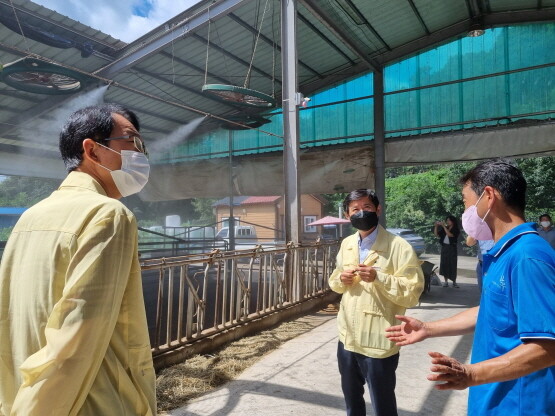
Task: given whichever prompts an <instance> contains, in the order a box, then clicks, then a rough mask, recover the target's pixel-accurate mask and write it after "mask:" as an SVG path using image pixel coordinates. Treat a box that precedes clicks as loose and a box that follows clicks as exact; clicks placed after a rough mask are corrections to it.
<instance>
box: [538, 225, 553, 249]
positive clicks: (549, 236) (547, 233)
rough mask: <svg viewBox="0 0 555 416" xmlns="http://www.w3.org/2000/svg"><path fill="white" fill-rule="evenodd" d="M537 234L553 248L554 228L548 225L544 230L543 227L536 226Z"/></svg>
mask: <svg viewBox="0 0 555 416" xmlns="http://www.w3.org/2000/svg"><path fill="white" fill-rule="evenodd" d="M538 234H539V235H540V237H541V238H543V239H544V240H545V241H547V242H548V243H549V245H550V246H551V248H554V249H555V228H553V227H549V228H548V229H547V230H545V229H544V228H543V227H540V226H538Z"/></svg>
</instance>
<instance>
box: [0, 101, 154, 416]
mask: <svg viewBox="0 0 555 416" xmlns="http://www.w3.org/2000/svg"><path fill="white" fill-rule="evenodd" d="M60 150H61V153H62V158H63V160H64V163H65V165H66V168H67V170H68V171H69V175H68V176H67V178H66V179H65V180H64V181H63V182H62V184H61V186H60V188H59V189H58V190H57V191H55V192H54V193H53V194H52V195H51V196H50V197H48V198H46V199H44V200H43V201H41V202H39V203H38V204H36V205H35V206H33V207H31V208H30V209H28V210H27V211H26V212H25V213H24V214H23V216H22V217H21V219H20V220H19V221H18V223H17V224H16V225H15V227H14V229H13V232H12V234H11V235H10V238H9V240H8V243H7V245H6V248H5V251H4V255H3V257H2V264H1V265H0V380H1V381H0V415H3V416H7V415H21V416H46V415H52V416H66V415H82V416H88V415H90V416H112V415H117V416H138V415H142V416H152V415H155V414H156V395H155V374H154V368H153V365H152V355H151V350H150V342H149V336H148V329H147V323H146V314H145V307H144V300H143V293H142V283H141V270H140V266H139V260H138V252H137V223H136V220H135V217H134V216H133V214H132V213H131V212H130V211H129V210H128V209H127V208H126V207H125V206H124V205H123V204H122V203H121V202H119V201H118V199H119V198H121V197H122V196H127V195H131V194H132V193H136V192H139V191H140V189H141V188H142V187H143V186H144V185H145V183H146V181H147V180H148V174H149V164H148V159H147V158H146V151H145V146H144V143H143V141H142V139H141V137H140V135H139V122H138V120H137V117H136V116H135V114H134V113H132V112H131V111H129V110H126V109H125V108H123V107H121V106H117V105H113V104H105V105H101V106H94V107H87V108H85V109H82V110H79V111H77V112H75V113H74V114H73V115H72V116H71V117H70V119H69V121H68V122H67V123H66V125H65V126H64V128H63V130H62V132H61V134H60Z"/></svg>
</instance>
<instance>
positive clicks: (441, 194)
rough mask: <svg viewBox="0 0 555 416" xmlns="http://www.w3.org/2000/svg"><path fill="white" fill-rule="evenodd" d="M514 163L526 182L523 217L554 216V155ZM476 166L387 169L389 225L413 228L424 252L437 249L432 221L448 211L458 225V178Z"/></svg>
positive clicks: (461, 241)
mask: <svg viewBox="0 0 555 416" xmlns="http://www.w3.org/2000/svg"><path fill="white" fill-rule="evenodd" d="M514 163H515V164H516V165H517V166H518V167H519V168H520V169H521V170H522V173H523V174H524V177H525V178H526V180H527V182H528V191H527V198H526V199H527V209H526V212H525V217H526V220H527V221H537V220H538V217H539V216H540V215H541V214H543V213H546V212H547V213H548V214H550V215H552V216H555V199H554V198H553V195H555V180H554V178H555V157H541V158H530V159H516V160H515V161H514ZM475 165H476V164H475V163H456V164H448V165H430V166H418V167H406V168H393V169H387V171H386V177H387V179H386V182H385V189H386V213H387V225H388V227H399V228H410V229H413V230H415V231H416V232H417V233H418V234H420V235H421V236H422V237H423V238H424V240H425V241H426V246H427V251H430V252H432V251H437V249H438V248H439V247H438V244H437V241H436V237H435V236H434V235H433V232H432V227H433V224H434V221H438V220H443V219H445V217H446V215H448V214H451V215H454V216H455V217H456V218H458V219H459V225H461V224H460V218H461V217H462V213H463V211H464V206H463V203H462V198H461V184H460V183H459V179H460V178H461V177H462V176H463V175H464V174H465V173H466V172H467V171H468V170H470V169H472V168H473V167H474V166H475ZM461 229H462V228H461ZM463 237H465V235H464V234H463ZM460 244H461V245H462V247H463V248H464V251H465V252H467V253H468V252H471V251H472V250H469V249H468V248H466V247H465V246H464V238H461V240H460Z"/></svg>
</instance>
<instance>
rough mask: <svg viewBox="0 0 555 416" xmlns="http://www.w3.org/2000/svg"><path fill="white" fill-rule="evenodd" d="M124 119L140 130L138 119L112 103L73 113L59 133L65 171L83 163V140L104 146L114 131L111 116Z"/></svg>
mask: <svg viewBox="0 0 555 416" xmlns="http://www.w3.org/2000/svg"><path fill="white" fill-rule="evenodd" d="M114 113H116V114H119V115H121V116H123V117H125V118H126V119H127V120H129V121H130V122H131V124H133V126H134V127H135V128H136V129H137V131H139V130H140V125H139V119H138V118H137V116H136V115H135V113H134V112H132V111H131V110H128V109H127V108H125V107H123V106H121V105H119V104H113V103H107V104H100V105H93V106H89V107H85V108H82V109H80V110H77V111H76V112H74V113H73V114H72V115H71V116H69V119H68V120H67V122H66V123H65V125H64V127H63V128H62V131H61V132H60V143H59V146H60V153H61V155H62V159H63V161H64V164H65V166H66V170H67V171H68V172H71V171H73V170H75V169H76V168H77V167H78V166H79V165H80V164H81V162H82V161H83V140H85V139H87V138H89V139H93V140H94V141H95V142H98V143H101V144H105V143H106V140H105V139H106V138H108V137H110V134H111V133H112V130H113V129H114V119H113V117H112V114H114Z"/></svg>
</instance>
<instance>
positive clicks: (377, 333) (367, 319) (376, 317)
mask: <svg viewBox="0 0 555 416" xmlns="http://www.w3.org/2000/svg"><path fill="white" fill-rule="evenodd" d="M360 313H361V316H360V331H359V332H360V345H361V346H363V347H368V348H375V349H380V350H390V349H391V348H393V347H394V346H395V345H394V344H393V342H391V341H390V340H388V339H387V338H386V337H385V328H386V327H388V326H389V323H388V322H387V319H386V317H385V316H384V314H383V313H382V312H381V311H379V310H376V309H373V308H371V307H365V308H362V309H361V311H360Z"/></svg>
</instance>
